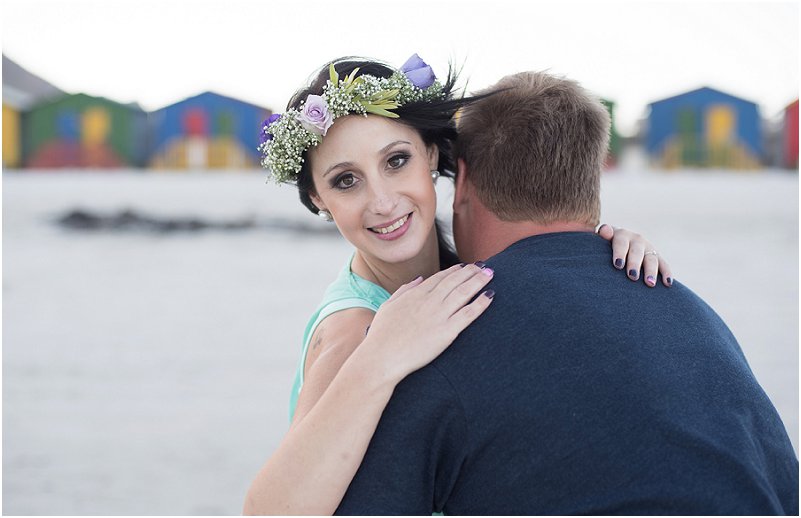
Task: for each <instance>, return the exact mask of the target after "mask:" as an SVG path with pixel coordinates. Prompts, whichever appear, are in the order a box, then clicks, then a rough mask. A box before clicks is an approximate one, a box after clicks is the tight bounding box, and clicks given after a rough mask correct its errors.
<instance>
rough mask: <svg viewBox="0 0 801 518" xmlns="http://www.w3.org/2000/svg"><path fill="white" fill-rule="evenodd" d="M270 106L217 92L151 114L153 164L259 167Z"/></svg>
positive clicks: (158, 166)
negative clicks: (261, 134) (260, 135)
mask: <svg viewBox="0 0 801 518" xmlns="http://www.w3.org/2000/svg"><path fill="white" fill-rule="evenodd" d="M270 113H271V112H270V110H268V109H266V108H263V107H260V106H256V105H253V104H250V103H247V102H243V101H240V100H237V99H233V98H231V97H226V96H224V95H220V94H217V93H214V92H204V93H202V94H200V95H196V96H194V97H190V98H188V99H184V100H183V101H179V102H177V103H175V104H172V105H169V106H166V107H164V108H162V109H160V110H157V111H155V112H153V113H151V114H150V126H151V131H152V135H153V148H152V154H151V159H150V165H151V166H152V167H155V168H167V169H227V168H252V167H258V166H259V153H258V151H257V147H258V145H259V130H260V129H261V123H262V122H263V121H264V119H266V118H267V117H269V116H270Z"/></svg>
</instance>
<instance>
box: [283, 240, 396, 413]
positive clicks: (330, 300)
mask: <svg viewBox="0 0 801 518" xmlns="http://www.w3.org/2000/svg"><path fill="white" fill-rule="evenodd" d="M351 261H353V255H351V256H350V257H349V258H348V260H347V262H345V267H344V268H342V271H341V272H339V275H338V276H337V278H336V280H335V281H334V282H332V283H331V284H330V285H329V286H328V289H326V290H325V294H324V295H323V300H322V302H320V305H319V306H318V307H317V310H316V311H315V312H314V314H312V316H311V318H310V319H309V323H308V324H307V325H306V331H305V332H304V333H303V349H302V351H301V353H300V362H299V364H298V370H297V372H296V373H295V382H294V383H293V385H292V393H291V394H290V396H289V420H290V421H291V420H292V416H294V415H295V408H296V407H297V405H298V394H300V388H301V387H302V386H303V371H304V370H305V366H306V352H307V351H308V350H309V342H311V337H312V335H313V334H314V330H315V329H317V326H318V325H320V322H322V321H323V319H325V317H327V316H328V315H331V314H332V313H336V312H337V311H342V310H343V309H350V308H365V309H369V310H370V311H373V312H375V311H378V308H379V307H380V306H381V304H383V303H384V302H386V301H387V299H388V298H389V292H387V290H385V289H384V288H382V287H381V286H379V285H377V284H374V283H372V282H370V281H368V280H366V279H364V278H362V277H359V276H358V275H356V274H355V273H353V272H352V271H351V269H350V263H351Z"/></svg>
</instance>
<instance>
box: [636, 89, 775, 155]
mask: <svg viewBox="0 0 801 518" xmlns="http://www.w3.org/2000/svg"><path fill="white" fill-rule="evenodd" d="M648 106H649V114H648V129H647V133H646V139H645V145H646V150H647V152H648V154H649V156H650V157H651V160H652V162H653V163H654V164H655V165H658V166H661V167H666V168H677V167H717V168H728V169H756V168H759V167H760V166H761V162H762V158H763V149H762V132H761V129H760V117H759V109H758V108H757V105H756V104H755V103H753V102H750V101H746V100H744V99H740V98H739V97H735V96H733V95H730V94H727V93H725V92H721V91H719V90H715V89H713V88H709V87H703V88H699V89H697V90H692V91H690V92H686V93H683V94H679V95H676V96H674V97H669V98H667V99H663V100H661V101H656V102H653V103H651V104H649V105H648Z"/></svg>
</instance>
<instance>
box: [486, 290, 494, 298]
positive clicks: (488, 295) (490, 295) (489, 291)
mask: <svg viewBox="0 0 801 518" xmlns="http://www.w3.org/2000/svg"><path fill="white" fill-rule="evenodd" d="M484 296H485V297H487V298H488V299H491V298H492V297H494V296H495V290H487V291H485V292H484Z"/></svg>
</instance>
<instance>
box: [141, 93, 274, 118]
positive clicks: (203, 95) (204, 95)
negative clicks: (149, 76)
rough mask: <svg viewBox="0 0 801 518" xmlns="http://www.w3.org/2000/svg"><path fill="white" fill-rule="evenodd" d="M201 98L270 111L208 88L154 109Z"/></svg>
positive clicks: (160, 109) (162, 108) (163, 108)
mask: <svg viewBox="0 0 801 518" xmlns="http://www.w3.org/2000/svg"><path fill="white" fill-rule="evenodd" d="M203 98H215V99H222V100H226V101H230V102H232V103H237V104H240V105H245V106H250V107H252V108H254V109H258V110H267V111H268V112H271V113H272V110H270V109H269V108H265V107H264V106H259V105H256V104H253V103H249V102H247V101H243V100H241V99H236V98H234V97H229V96H227V95H222V94H219V93H217V92H212V91H208V90H207V91H205V92H202V93H199V94H197V95H193V96H190V97H187V98H185V99H181V100H180V101H177V102H174V103H171V104H168V105H166V106H162V107H161V108H159V109H157V110H154V111H156V112H159V111H162V110H166V109H167V108H171V107H173V106H176V105H179V104H184V103H187V102H191V101H194V100H202V99H203Z"/></svg>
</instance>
